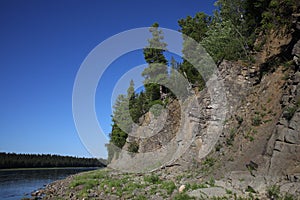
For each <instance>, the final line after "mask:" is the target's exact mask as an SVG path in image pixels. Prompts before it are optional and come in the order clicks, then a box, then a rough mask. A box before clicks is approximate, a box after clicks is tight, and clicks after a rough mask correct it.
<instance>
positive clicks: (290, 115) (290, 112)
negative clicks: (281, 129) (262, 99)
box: [284, 106, 297, 121]
mask: <svg viewBox="0 0 300 200" xmlns="http://www.w3.org/2000/svg"><path fill="white" fill-rule="evenodd" d="M296 111H297V107H296V106H292V107H288V108H287V109H286V111H285V112H284V117H285V118H286V119H287V120H288V121H290V120H291V119H292V118H293V116H294V114H295V112H296Z"/></svg>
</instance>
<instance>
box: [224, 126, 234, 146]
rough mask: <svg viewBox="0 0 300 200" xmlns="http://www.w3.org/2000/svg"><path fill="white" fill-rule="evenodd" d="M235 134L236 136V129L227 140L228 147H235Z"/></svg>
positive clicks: (231, 131)
mask: <svg viewBox="0 0 300 200" xmlns="http://www.w3.org/2000/svg"><path fill="white" fill-rule="evenodd" d="M235 134H236V130H235V129H234V128H232V129H231V130H230V134H229V137H228V138H227V139H226V144H227V145H228V146H232V145H233V141H234V138H235Z"/></svg>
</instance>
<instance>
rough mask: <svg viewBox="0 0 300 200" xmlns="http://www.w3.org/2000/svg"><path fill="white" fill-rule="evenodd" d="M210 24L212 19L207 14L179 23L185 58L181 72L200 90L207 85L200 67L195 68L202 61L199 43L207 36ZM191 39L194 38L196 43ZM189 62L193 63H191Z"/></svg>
mask: <svg viewBox="0 0 300 200" xmlns="http://www.w3.org/2000/svg"><path fill="white" fill-rule="evenodd" d="M210 22H211V18H210V17H209V16H208V15H206V14H205V13H197V14H196V15H195V17H191V16H188V17H186V18H185V19H181V20H179V21H178V24H179V26H180V28H181V29H180V31H181V32H182V33H183V34H184V36H183V39H184V43H183V50H182V53H183V55H184V57H185V59H184V60H183V63H182V65H181V67H180V72H181V73H182V74H183V75H184V76H186V78H187V79H188V80H189V82H190V83H192V84H194V85H196V86H198V87H199V88H200V89H202V88H203V87H204V85H205V83H204V80H203V78H202V76H201V74H200V73H199V71H198V69H199V68H198V67H199V66H197V67H195V66H194V65H195V64H198V63H199V59H201V58H199V55H198V52H199V49H198V47H199V46H198V44H197V43H199V42H201V41H202V40H203V38H204V37H205V36H206V32H207V31H208V27H209V24H210ZM189 38H192V39H193V40H194V41H192V40H190V39H189ZM195 42H197V43H195ZM188 60H189V61H191V62H193V63H190V62H189V61H188ZM197 68H198V69H197Z"/></svg>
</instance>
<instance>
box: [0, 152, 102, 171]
mask: <svg viewBox="0 0 300 200" xmlns="http://www.w3.org/2000/svg"><path fill="white" fill-rule="evenodd" d="M103 166H105V165H104V164H103V163H101V162H99V160H97V159H94V158H76V157H71V156H58V155H50V154H42V155H41V154H38V155H36V154H15V153H1V152H0V169H9V168H49V167H103Z"/></svg>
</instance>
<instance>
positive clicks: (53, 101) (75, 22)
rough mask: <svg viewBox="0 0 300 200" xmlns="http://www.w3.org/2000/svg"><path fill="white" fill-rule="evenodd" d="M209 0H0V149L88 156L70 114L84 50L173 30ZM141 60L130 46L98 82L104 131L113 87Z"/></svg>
mask: <svg viewBox="0 0 300 200" xmlns="http://www.w3.org/2000/svg"><path fill="white" fill-rule="evenodd" d="M213 3H214V0H207V1H202V0H185V1H183V0H178V1H175V0H173V1H171V0H163V1H158V0H154V1H141V0H127V1H120V0H119V1H117V0H110V1H107V0H105V1H104V0H103V1H102V0H97V1H96V0H88V1H85V0H80V1H78V0H51V1H50V0H26V1H23V0H1V1H0V27H1V28H0V92H1V95H0V152H3V151H4V152H17V153H51V154H61V155H72V156H80V157H82V156H83V157H91V155H90V154H89V152H88V151H87V150H86V149H85V147H84V145H83V144H82V143H81V141H80V138H79V136H78V134H77V132H76V128H75V125H74V121H73V116H72V90H73V84H74V80H75V77H76V73H77V71H78V70H79V68H80V65H81V63H82V62H83V60H84V59H85V57H86V56H87V55H88V53H89V52H90V51H91V50H92V49H93V48H95V47H96V46H97V45H98V44H99V43H100V42H102V41H104V40H105V39H107V38H109V37H110V36H113V35H115V34H117V33H119V32H122V31H126V30H128V29H132V28H138V27H147V26H150V25H151V24H153V23H154V22H158V23H159V24H160V26H161V27H164V28H169V29H174V30H178V29H179V27H178V24H177V21H178V19H180V18H185V17H186V16H187V15H192V16H193V15H195V14H196V12H199V11H203V12H206V13H208V14H211V13H212V11H213V10H214V9H215V8H214V6H213ZM143 63H144V60H143V55H142V53H141V51H136V52H132V53H130V54H127V55H125V56H122V57H121V58H120V59H118V60H116V61H115V62H114V63H113V64H112V65H111V66H110V67H109V69H108V70H107V71H106V72H105V74H104V76H103V77H102V79H101V80H100V82H99V85H98V90H97V94H96V111H97V117H98V120H99V122H100V124H101V127H102V129H103V131H104V132H105V133H109V132H110V130H111V127H110V124H111V118H110V115H111V112H112V111H111V105H110V103H111V95H112V89H113V88H114V85H115V84H116V82H117V81H118V79H119V78H120V77H121V76H122V75H123V74H124V73H126V72H127V71H128V70H130V69H131V68H132V67H135V66H137V65H141V64H143ZM98 111H99V112H98ZM99 145H103V144H102V143H101V141H99ZM100 154H101V155H103V156H102V157H105V156H106V152H105V151H103V152H101V153H100Z"/></svg>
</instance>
